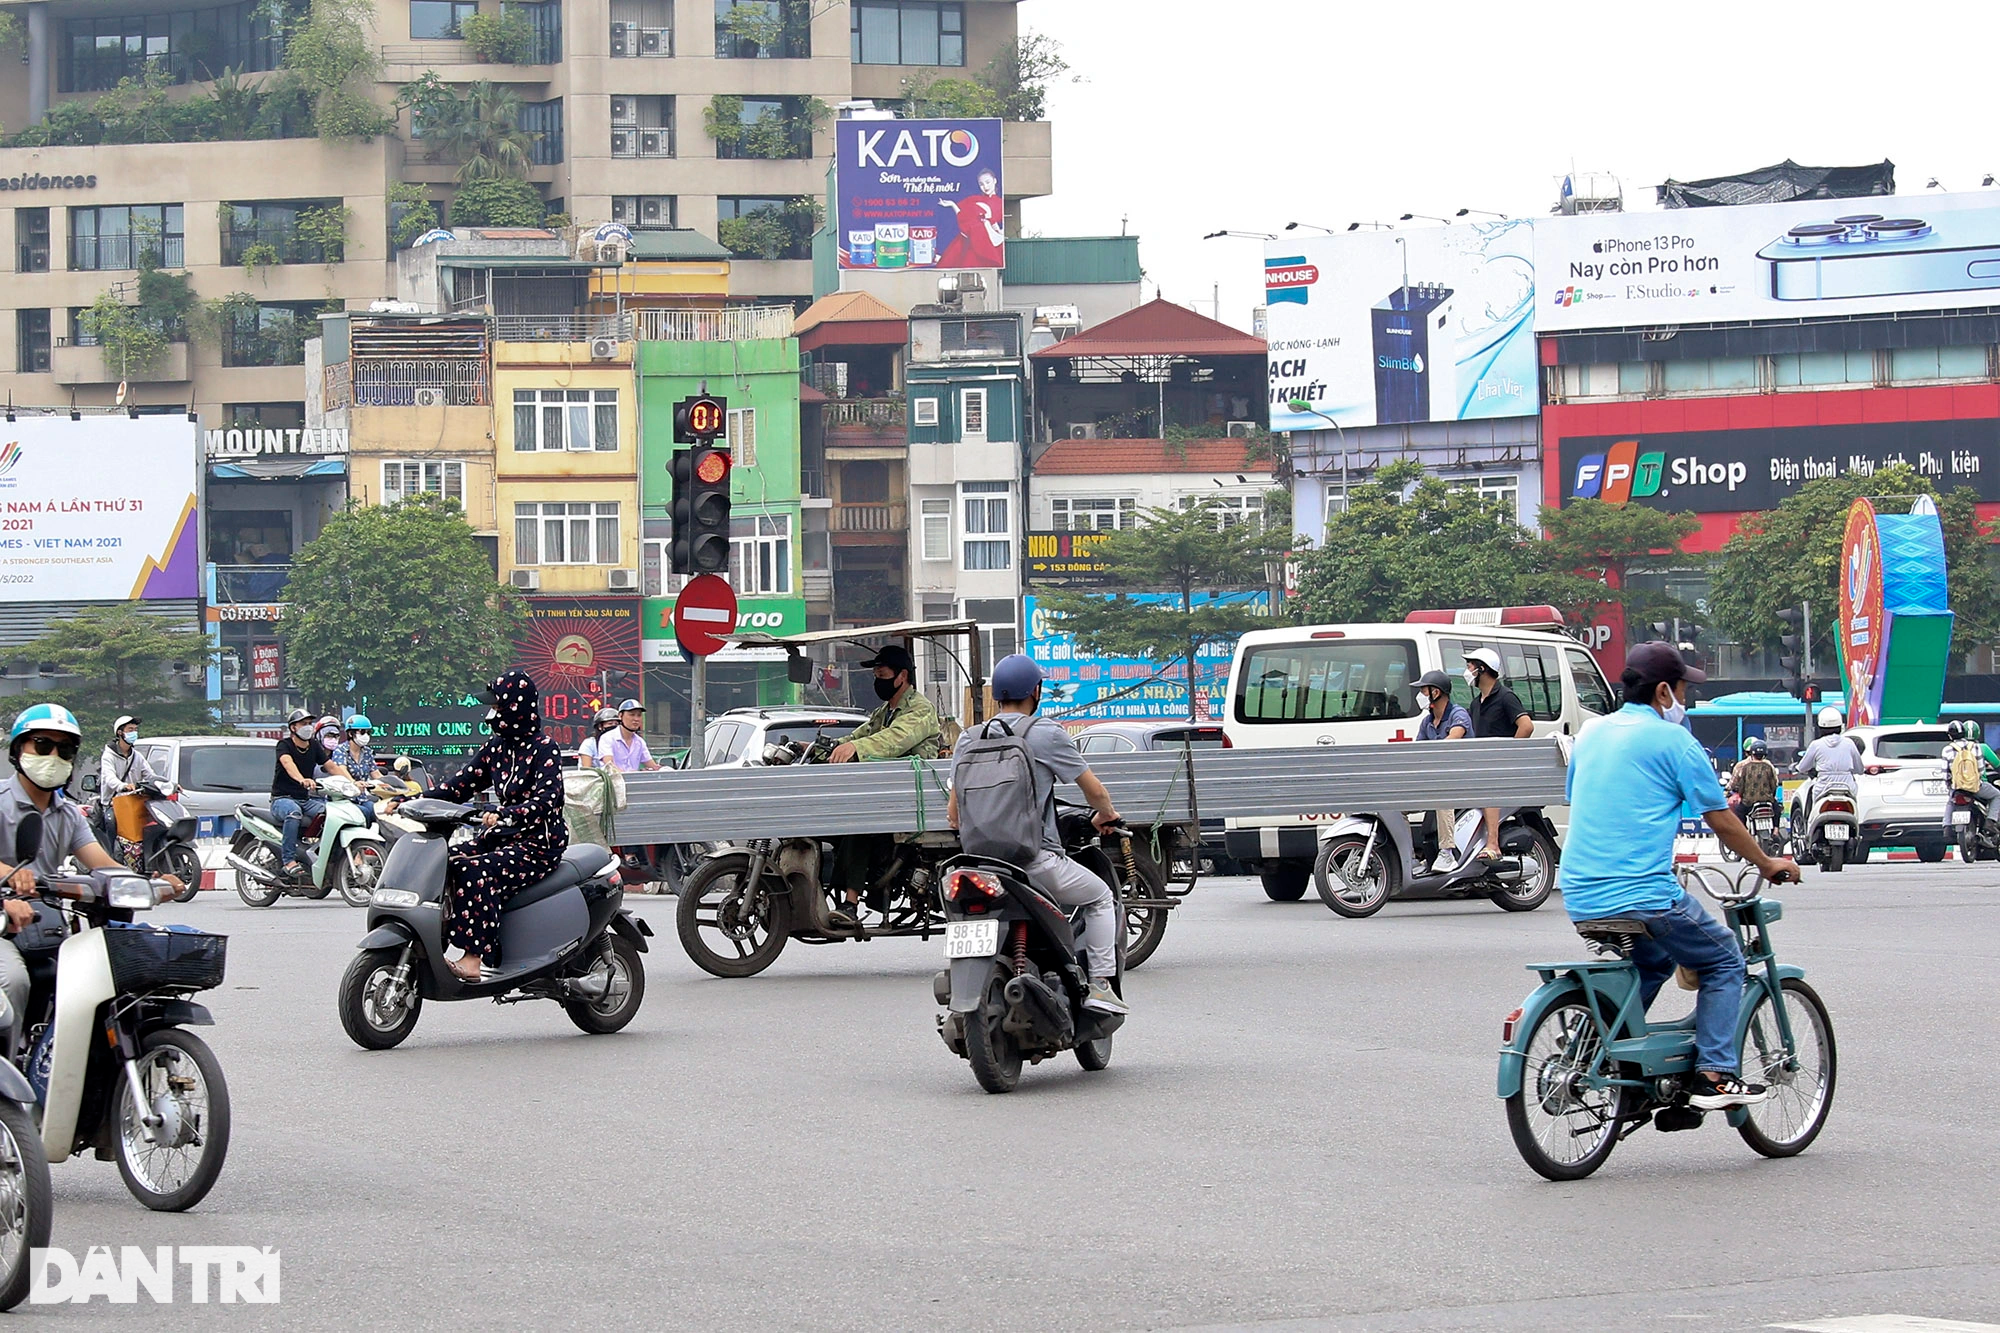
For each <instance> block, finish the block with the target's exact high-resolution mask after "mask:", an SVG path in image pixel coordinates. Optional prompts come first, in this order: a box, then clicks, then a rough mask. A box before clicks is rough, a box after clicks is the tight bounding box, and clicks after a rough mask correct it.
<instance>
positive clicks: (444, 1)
mask: <svg viewBox="0 0 2000 1333" xmlns="http://www.w3.org/2000/svg"><path fill="white" fill-rule="evenodd" d="M478 12H479V4H478V0H410V40H411V41H415V42H422V41H443V40H447V39H456V38H460V37H463V36H465V32H464V28H463V25H464V23H465V21H466V20H467V19H469V18H471V17H472V16H473V15H474V14H477V13H478Z"/></svg>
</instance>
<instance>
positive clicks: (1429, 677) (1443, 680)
mask: <svg viewBox="0 0 2000 1333" xmlns="http://www.w3.org/2000/svg"><path fill="white" fill-rule="evenodd" d="M1417 688H1418V689H1420V690H1443V691H1444V692H1445V693H1446V694H1450V693H1451V677H1450V676H1447V675H1445V674H1444V672H1442V671H1426V672H1424V678H1423V679H1422V680H1420V681H1418V682H1417Z"/></svg>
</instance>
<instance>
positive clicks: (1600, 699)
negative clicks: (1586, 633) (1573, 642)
mask: <svg viewBox="0 0 2000 1333" xmlns="http://www.w3.org/2000/svg"><path fill="white" fill-rule="evenodd" d="M1563 654H1564V656H1566V657H1568V658H1569V676H1570V679H1571V680H1573V681H1575V682H1576V698H1577V702H1578V703H1580V704H1582V705H1583V711H1584V712H1586V713H1599V714H1603V713H1615V712H1617V711H1618V707H1617V705H1616V704H1614V703H1613V702H1612V700H1611V687H1610V686H1609V685H1606V684H1605V683H1604V676H1603V673H1601V672H1600V671H1598V669H1597V659H1596V658H1594V657H1592V656H1591V655H1590V654H1589V653H1587V652H1585V651H1584V650H1583V649H1581V648H1565V649H1563Z"/></svg>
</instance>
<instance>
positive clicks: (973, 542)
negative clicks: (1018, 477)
mask: <svg viewBox="0 0 2000 1333" xmlns="http://www.w3.org/2000/svg"><path fill="white" fill-rule="evenodd" d="M1009 489H1010V484H1009V483H1008V482H1004V481H966V482H960V483H959V487H958V490H959V495H960V497H961V498H962V499H963V500H964V503H965V567H966V568H967V569H1012V568H1013V567H1014V544H1013V542H1012V541H1010V540H1008V538H1009V537H1010V536H1011V535H1012V533H1013V525H1012V523H1011V522H1010V514H1009V509H1010V505H1011V501H1010V499H1009Z"/></svg>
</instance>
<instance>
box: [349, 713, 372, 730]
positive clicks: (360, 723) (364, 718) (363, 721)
mask: <svg viewBox="0 0 2000 1333" xmlns="http://www.w3.org/2000/svg"><path fill="white" fill-rule="evenodd" d="M347 729H348V730H349V731H373V730H375V725H374V724H373V723H372V722H370V721H369V720H368V714H366V713H356V714H355V715H354V716H353V717H350V718H348V719H347Z"/></svg>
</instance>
